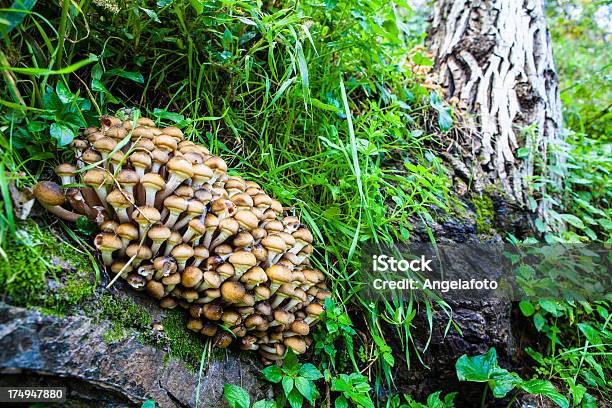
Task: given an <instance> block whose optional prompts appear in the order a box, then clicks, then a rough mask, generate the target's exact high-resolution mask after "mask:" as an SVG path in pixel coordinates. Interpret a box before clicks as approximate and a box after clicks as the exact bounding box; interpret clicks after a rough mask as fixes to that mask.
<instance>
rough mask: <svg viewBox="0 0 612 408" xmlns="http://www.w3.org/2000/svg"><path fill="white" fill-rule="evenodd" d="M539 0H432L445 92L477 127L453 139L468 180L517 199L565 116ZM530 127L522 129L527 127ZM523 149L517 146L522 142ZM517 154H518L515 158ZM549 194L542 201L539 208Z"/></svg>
mask: <svg viewBox="0 0 612 408" xmlns="http://www.w3.org/2000/svg"><path fill="white" fill-rule="evenodd" d="M543 2H544V0H488V1H487V0H436V1H435V2H434V4H433V6H432V16H431V25H430V32H429V42H430V47H431V49H432V51H433V52H434V55H435V63H436V72H437V73H438V76H439V80H440V84H441V85H442V87H443V89H444V91H445V92H446V97H447V98H454V99H455V100H458V101H459V105H460V106H464V107H465V108H466V109H467V110H468V111H469V112H471V113H473V114H474V115H473V120H474V121H475V126H476V128H477V132H475V135H476V137H470V138H469V139H471V140H463V141H461V142H459V143H457V145H458V146H455V149H454V150H455V151H454V154H455V157H458V158H460V160H462V161H463V163H465V164H466V165H467V168H468V169H470V171H471V173H472V174H471V177H472V180H470V182H472V185H476V186H486V185H487V183H490V184H500V183H501V185H502V186H503V189H504V191H505V192H506V193H507V194H508V195H509V196H510V197H512V198H514V199H515V200H516V201H517V202H518V203H519V204H525V203H526V202H527V197H528V195H530V194H532V193H533V191H532V190H533V188H532V187H531V186H532V185H533V182H532V181H531V180H532V177H533V176H534V175H538V174H541V172H542V169H539V166H541V165H542V164H544V165H545V164H546V163H547V162H548V163H550V161H551V158H552V157H551V156H552V154H551V153H552V152H551V150H550V146H551V145H552V144H554V143H558V142H559V140H561V139H562V132H561V130H562V118H561V104H560V99H559V90H558V85H557V76H556V72H555V66H554V61H553V56H552V49H551V41H550V36H549V33H548V30H547V27H546V21H545V17H544V4H543ZM530 125H533V127H531V128H529V129H531V130H532V131H531V132H529V131H527V132H525V131H524V130H525V128H527V127H528V126H530ZM522 147H524V148H526V149H524V150H521V151H520V154H518V153H519V152H518V149H519V148H522ZM518 156H521V157H520V158H519V157H518ZM545 206H546V200H541V201H540V208H539V210H540V211H539V212H540V213H543V209H544V208H545Z"/></svg>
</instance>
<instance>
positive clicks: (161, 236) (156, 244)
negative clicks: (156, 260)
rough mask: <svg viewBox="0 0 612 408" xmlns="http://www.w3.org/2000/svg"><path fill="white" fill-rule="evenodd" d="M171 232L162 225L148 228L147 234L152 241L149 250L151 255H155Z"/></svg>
mask: <svg viewBox="0 0 612 408" xmlns="http://www.w3.org/2000/svg"><path fill="white" fill-rule="evenodd" d="M171 234H172V230H170V228H168V227H165V226H163V225H154V226H152V227H151V228H150V229H149V231H148V232H147V236H148V237H149V239H150V240H151V241H152V242H153V244H152V245H151V252H152V253H153V256H155V255H157V252H158V251H159V248H161V246H162V245H163V244H164V242H166V240H167V239H168V238H170V235H171Z"/></svg>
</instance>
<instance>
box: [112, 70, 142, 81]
mask: <svg viewBox="0 0 612 408" xmlns="http://www.w3.org/2000/svg"><path fill="white" fill-rule="evenodd" d="M104 75H110V76H112V75H115V76H118V77H121V78H126V79H129V80H130V81H134V82H136V83H138V84H144V78H143V76H142V74H141V73H140V72H132V71H125V70H123V69H121V68H115V69H111V70H110V71H106V72H105V73H104Z"/></svg>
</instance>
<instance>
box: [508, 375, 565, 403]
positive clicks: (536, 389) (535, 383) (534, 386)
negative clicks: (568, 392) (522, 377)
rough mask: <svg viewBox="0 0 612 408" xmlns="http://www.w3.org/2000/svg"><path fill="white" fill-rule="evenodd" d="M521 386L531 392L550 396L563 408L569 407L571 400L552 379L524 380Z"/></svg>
mask: <svg viewBox="0 0 612 408" xmlns="http://www.w3.org/2000/svg"><path fill="white" fill-rule="evenodd" d="M519 387H520V388H521V389H522V390H523V391H525V392H528V393H529V394H536V395H544V396H546V397H548V398H550V399H551V400H552V401H553V402H554V403H555V404H557V405H558V406H560V407H561V408H568V407H569V402H568V400H567V398H565V397H564V396H563V395H561V394H560V393H559V392H558V391H557V390H556V389H555V387H553V385H552V384H551V383H550V381H545V380H537V379H534V380H529V381H523V382H522V383H521V384H520V385H519Z"/></svg>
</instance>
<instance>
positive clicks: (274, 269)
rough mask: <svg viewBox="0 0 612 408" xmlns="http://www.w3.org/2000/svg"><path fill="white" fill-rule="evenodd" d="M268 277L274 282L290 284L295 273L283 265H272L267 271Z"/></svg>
mask: <svg viewBox="0 0 612 408" xmlns="http://www.w3.org/2000/svg"><path fill="white" fill-rule="evenodd" d="M266 275H268V278H269V279H270V280H271V281H273V282H279V283H281V284H282V283H288V282H291V281H292V280H293V273H292V272H291V271H290V270H289V269H288V268H287V267H285V266H283V265H279V264H276V265H272V266H270V267H269V268H268V269H266Z"/></svg>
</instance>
